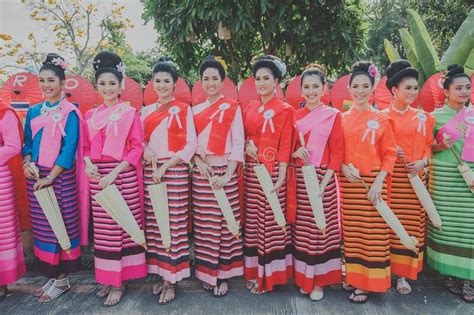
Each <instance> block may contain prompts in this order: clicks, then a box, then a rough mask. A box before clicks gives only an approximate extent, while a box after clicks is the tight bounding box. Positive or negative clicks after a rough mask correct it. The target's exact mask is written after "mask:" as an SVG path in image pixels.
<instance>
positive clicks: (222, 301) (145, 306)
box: [0, 258, 474, 315]
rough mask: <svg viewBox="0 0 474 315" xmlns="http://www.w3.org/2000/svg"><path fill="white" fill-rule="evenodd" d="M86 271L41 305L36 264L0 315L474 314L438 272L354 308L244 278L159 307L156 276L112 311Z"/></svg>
mask: <svg viewBox="0 0 474 315" xmlns="http://www.w3.org/2000/svg"><path fill="white" fill-rule="evenodd" d="M84 265H85V269H86V270H84V271H81V272H80V273H77V274H75V275H73V276H70V282H71V284H72V289H71V291H70V292H69V293H67V294H65V295H64V296H62V297H60V298H59V299H58V300H56V301H53V302H50V303H45V304H40V303H38V302H37V301H36V298H35V297H33V296H32V292H33V291H34V290H35V289H37V288H39V287H40V286H41V285H42V284H43V283H44V282H45V278H43V277H42V276H41V275H40V274H38V273H37V272H36V271H34V270H32V269H34V268H33V265H32V264H29V266H28V267H29V269H30V271H28V273H27V274H26V276H24V277H23V278H21V279H20V280H19V281H18V282H17V283H16V284H14V285H11V286H10V287H9V289H10V294H9V295H8V296H7V297H6V299H5V300H4V301H3V302H0V314H8V315H11V314H108V313H114V314H127V315H132V314H193V315H199V314H203V315H211V314H212V315H218V314H226V315H227V314H312V315H313V314H342V313H350V314H403V315H405V314H474V304H467V303H464V302H463V301H462V300H461V299H460V298H459V297H456V296H453V295H452V294H450V293H449V292H447V291H446V290H444V289H443V285H442V280H441V278H440V277H439V275H437V274H436V273H434V272H432V271H430V270H427V271H424V272H423V274H422V276H421V279H420V280H419V281H417V282H416V283H413V285H412V288H413V292H412V294H410V295H408V296H401V295H400V294H398V293H397V292H396V291H395V289H393V288H392V289H391V290H390V291H389V292H388V293H387V294H373V295H371V297H370V301H369V302H367V303H366V304H363V305H354V304H351V303H350V302H349V301H348V299H347V296H348V293H346V292H344V291H342V289H341V287H340V286H334V287H331V288H328V289H327V290H326V294H325V297H324V300H322V301H320V302H312V301H310V300H309V298H308V297H307V296H304V295H301V294H300V293H299V292H298V290H297V288H296V287H295V286H293V285H286V286H280V287H278V288H277V289H276V290H275V291H273V292H271V293H267V294H264V295H260V296H254V295H252V294H250V293H249V292H248V290H247V289H246V288H245V284H244V280H243V279H235V280H232V281H231V282H230V289H231V291H230V292H229V294H228V295H227V296H225V297H224V298H213V297H212V296H211V294H210V293H208V292H205V291H204V290H203V289H202V287H201V284H200V283H199V281H198V280H196V279H195V278H194V277H193V278H191V279H189V280H185V281H182V282H181V283H180V284H179V288H178V290H177V298H176V300H175V301H174V302H173V303H171V304H169V305H164V306H162V305H158V298H157V297H156V296H153V295H152V294H151V290H152V285H153V283H155V282H156V281H157V278H155V277H151V276H150V277H148V278H147V279H142V280H135V281H131V282H129V284H128V291H127V292H126V294H125V296H124V298H123V300H122V302H121V303H120V304H119V305H117V306H115V307H111V308H105V307H103V306H102V302H103V300H102V299H99V298H97V297H96V296H95V294H94V292H95V291H96V289H97V284H96V283H95V280H94V275H93V272H92V261H91V259H90V258H88V259H86V261H85V262H84Z"/></svg>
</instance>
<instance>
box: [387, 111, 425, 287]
mask: <svg viewBox="0 0 474 315" xmlns="http://www.w3.org/2000/svg"><path fill="white" fill-rule="evenodd" d="M386 113H387V114H388V115H389V117H390V118H391V119H392V121H393V122H394V125H395V139H396V142H397V145H398V146H400V147H401V148H402V149H403V152H404V155H405V159H404V161H403V160H401V159H399V158H397V160H396V163H395V168H394V170H393V173H392V186H391V197H390V208H391V209H392V210H393V212H394V213H395V215H396V216H397V218H398V220H400V222H401V223H402V225H403V227H404V228H405V230H406V231H407V232H408V234H409V235H410V236H412V237H415V238H416V239H417V241H418V249H419V252H418V253H414V252H413V251H411V250H409V249H407V248H405V247H404V246H403V245H402V244H401V243H400V239H399V238H398V236H396V235H395V233H393V231H391V236H390V239H391V240H390V269H391V271H392V273H393V274H395V275H397V276H399V277H405V278H408V279H412V280H416V279H417V277H418V273H419V272H420V271H421V270H422V269H423V256H424V254H423V249H424V245H425V235H426V224H427V220H428V219H427V216H426V213H425V210H424V209H423V207H422V205H421V203H420V201H419V200H418V197H417V196H416V194H415V191H414V190H413V187H412V186H411V184H410V180H409V179H408V176H409V174H408V172H407V170H406V168H405V163H410V162H413V161H418V160H425V161H428V159H429V157H430V155H431V146H432V144H433V141H434V138H433V128H434V119H433V117H431V115H429V114H427V113H425V112H423V111H422V110H418V109H414V108H412V107H410V106H409V107H407V109H406V110H405V111H403V112H402V111H399V110H397V109H396V108H395V107H394V106H393V105H392V106H390V108H388V109H387V110H386ZM418 175H419V176H420V178H421V180H422V181H423V182H424V183H426V174H425V172H424V171H422V172H421V173H420V174H418Z"/></svg>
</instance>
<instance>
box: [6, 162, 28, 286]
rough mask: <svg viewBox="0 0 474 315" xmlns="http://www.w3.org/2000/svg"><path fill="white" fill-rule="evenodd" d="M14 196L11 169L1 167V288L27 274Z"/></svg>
mask: <svg viewBox="0 0 474 315" xmlns="http://www.w3.org/2000/svg"><path fill="white" fill-rule="evenodd" d="M14 194H15V191H14V188H13V177H12V174H11V172H10V169H9V168H8V166H6V165H5V166H0V286H5V285H8V284H11V283H13V282H15V281H17V280H18V278H20V277H21V276H22V275H23V274H24V273H25V272H26V267H25V258H24V256H23V246H22V243H21V235H20V226H19V221H18V217H17V215H16V211H15V195H14Z"/></svg>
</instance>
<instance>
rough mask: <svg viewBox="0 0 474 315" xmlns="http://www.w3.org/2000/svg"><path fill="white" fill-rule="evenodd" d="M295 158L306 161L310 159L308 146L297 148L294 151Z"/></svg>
mask: <svg viewBox="0 0 474 315" xmlns="http://www.w3.org/2000/svg"><path fill="white" fill-rule="evenodd" d="M293 158H295V159H301V160H303V161H305V162H307V161H308V160H309V151H308V149H306V147H300V148H299V149H298V150H296V151H295V152H294V153H293Z"/></svg>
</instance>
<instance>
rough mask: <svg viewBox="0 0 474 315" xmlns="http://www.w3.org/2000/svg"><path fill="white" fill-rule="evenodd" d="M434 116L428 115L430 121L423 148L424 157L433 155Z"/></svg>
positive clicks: (427, 157) (427, 125)
mask: <svg viewBox="0 0 474 315" xmlns="http://www.w3.org/2000/svg"><path fill="white" fill-rule="evenodd" d="M427 116H428V114H427ZM434 124H435V122H434V118H432V117H431V116H428V123H427V124H426V127H427V128H426V137H425V148H424V150H423V158H425V159H429V157H430V156H431V146H432V145H433V143H434V132H433V129H434Z"/></svg>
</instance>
